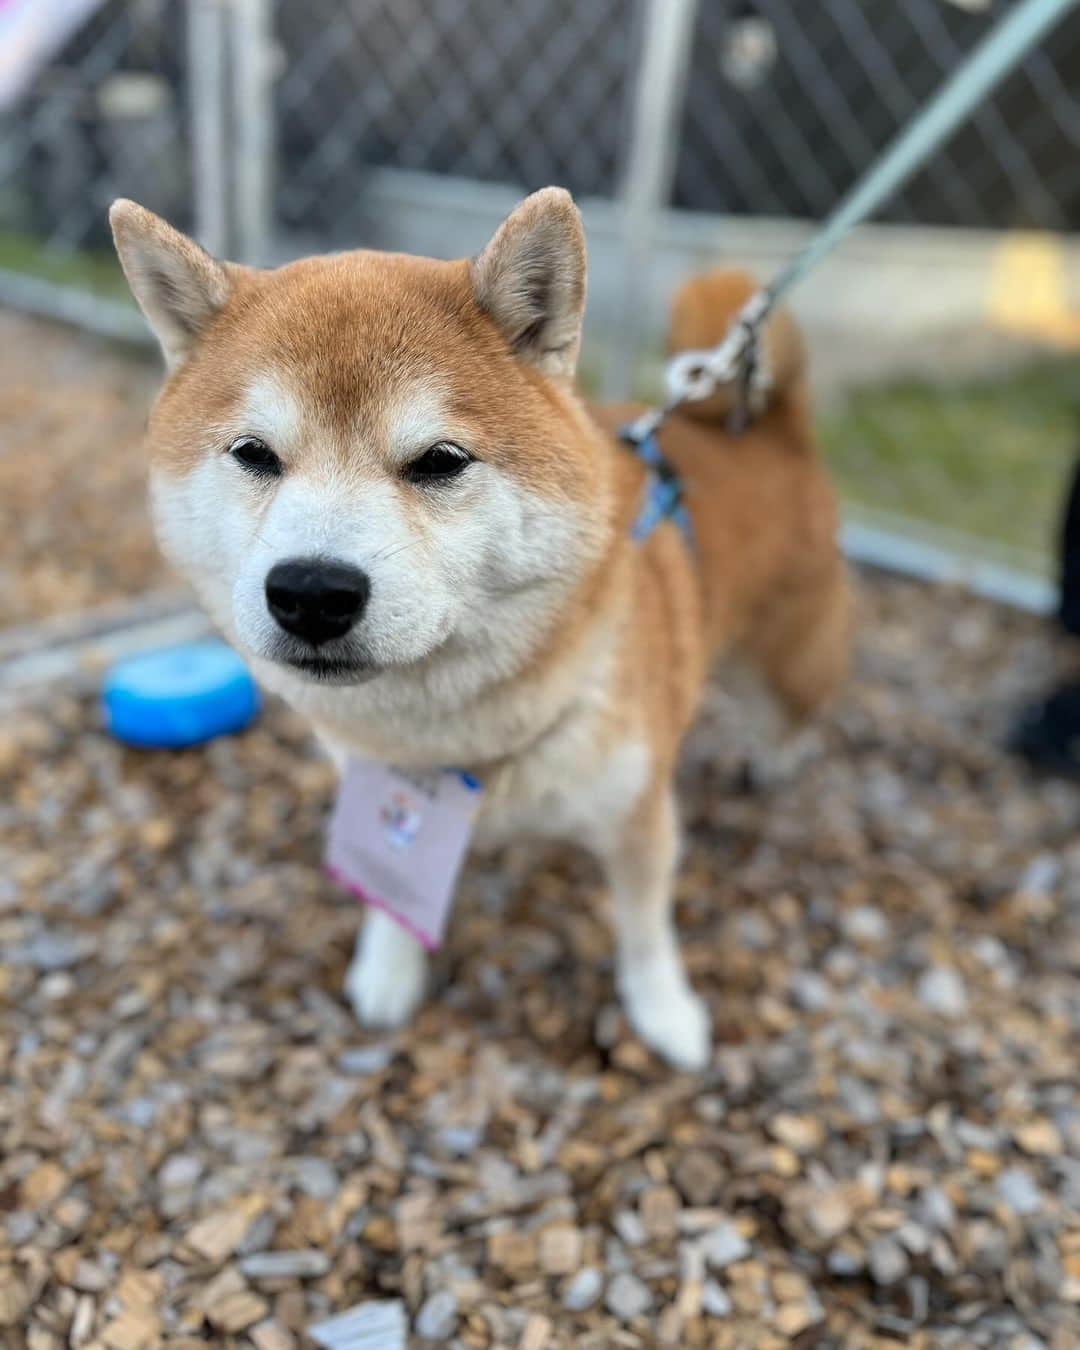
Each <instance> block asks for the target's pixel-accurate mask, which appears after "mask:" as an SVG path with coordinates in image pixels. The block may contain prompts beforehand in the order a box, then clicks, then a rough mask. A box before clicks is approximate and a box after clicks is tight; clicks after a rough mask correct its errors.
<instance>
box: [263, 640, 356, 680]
mask: <svg viewBox="0 0 1080 1350" xmlns="http://www.w3.org/2000/svg"><path fill="white" fill-rule="evenodd" d="M270 660H271V661H273V662H274V664H275V665H279V666H284V667H285V668H286V669H288V670H293V671H296V672H297V673H298V674H300V675H302V676H303V677H304V678H305V679H307V680H310V681H311V682H312V683H313V684H363V683H364V682H365V681H367V680H371V679H373V678H374V677H375V676H376V675H377V674H378V673H379V670H378V667H377V666H376V665H375V664H374V663H373V662H372V661H370V660H369V659H367V658H366V657H365V656H364V655H363V653H361V652H358V651H356V650H355V649H351V648H349V647H348V646H345V649H344V650H342V649H341V647H339V648H338V649H337V650H336V651H335V650H330V651H319V650H317V649H316V648H313V647H307V646H301V645H300V644H298V643H294V642H291V641H290V642H284V643H280V644H279V645H278V646H277V648H276V650H274V651H273V652H271V653H270Z"/></svg>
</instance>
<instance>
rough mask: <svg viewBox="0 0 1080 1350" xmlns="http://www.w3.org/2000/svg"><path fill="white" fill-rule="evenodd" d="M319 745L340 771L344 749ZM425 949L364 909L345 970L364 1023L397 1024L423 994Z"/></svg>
mask: <svg viewBox="0 0 1080 1350" xmlns="http://www.w3.org/2000/svg"><path fill="white" fill-rule="evenodd" d="M320 740H321V742H322V745H323V748H324V749H325V750H326V752H327V754H328V755H329V756H330V758H331V759H332V760H333V761H334V767H335V768H336V769H337V771H338V774H339V775H340V774H342V773H344V772H345V766H346V764H347V763H348V759H349V755H348V751H347V750H346V749H344V747H342V746H340V745H338V744H337V742H336V741H334V740H332V739H331V738H330V737H328V736H320ZM426 985H427V953H426V952H425V951H424V948H423V947H422V946H421V944H420V943H419V942H418V941H417V940H416V938H414V937H413V936H412V935H411V934H410V933H407V932H406V931H405V929H404V928H402V926H401V925H400V924H399V923H395V922H394V920H393V919H391V918H390V916H389V915H388V914H383V913H382V911H381V910H377V909H371V910H368V912H367V915H366V917H365V919H364V923H363V926H362V927H361V929H360V932H359V933H358V934H357V938H356V950H355V951H354V952H353V959H352V960H351V961H350V962H349V968H348V970H347V971H346V972H345V997H346V998H347V999H348V1000H349V1002H350V1003H351V1004H352V1006H353V1011H354V1012H355V1013H356V1016H357V1017H358V1018H359V1020H360V1021H361V1022H362V1023H363V1025H364V1026H368V1027H399V1026H401V1025H402V1024H403V1023H404V1022H407V1021H408V1020H409V1018H410V1017H411V1016H412V1014H413V1013H414V1012H415V1011H416V1008H417V1006H418V1004H419V1003H420V1000H421V999H422V998H423V997H424V989H425V987H426Z"/></svg>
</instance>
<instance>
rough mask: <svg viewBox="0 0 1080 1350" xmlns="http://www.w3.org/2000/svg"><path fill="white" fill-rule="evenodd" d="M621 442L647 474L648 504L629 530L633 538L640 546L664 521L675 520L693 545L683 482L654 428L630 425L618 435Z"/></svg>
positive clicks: (646, 498)
mask: <svg viewBox="0 0 1080 1350" xmlns="http://www.w3.org/2000/svg"><path fill="white" fill-rule="evenodd" d="M619 439H620V440H621V441H622V442H623V443H624V444H625V445H627V446H629V447H630V449H631V450H632V451H633V452H634V454H635V455H637V457H638V459H640V460H641V461H642V462H643V463H644V464H645V467H646V469H647V470H648V472H647V473H646V475H645V500H644V501H643V502H642V503H641V509H640V510H639V511H638V513H637V517H636V518H635V520H634V523H633V525H632V526H631V527H630V538H631V539H633V540H634V541H635V542H637V543H640V542H641V541H642V540H643V539H647V538H648V537H649V535H650V534H652V532H653V530H655V529H656V527H657V525H659V524H660V523H661V522H662V521H664V520H673V521H674V522H675V524H676V525H678V527H679V529H680V530H682V532H683V536H684V537H685V539H686V542H687V543H688V544H693V542H694V531H693V527H692V526H691V524H690V515H689V513H688V512H687V509H686V506H685V505H684V504H683V488H682V480H681V479H680V477H679V475H678V473H677V472H676V471H675V469H674V467H673V466H672V464H671V462H670V461H669V460H668V459H666V458H665V456H664V453H663V451H662V450H661V449H660V442H659V441H658V440H657V438H656V428H655V427H642V426H641V425H640V424H639V423H637V422H630V423H628V424H627V425H626V426H625V427H622V428H621V429H620V431H619Z"/></svg>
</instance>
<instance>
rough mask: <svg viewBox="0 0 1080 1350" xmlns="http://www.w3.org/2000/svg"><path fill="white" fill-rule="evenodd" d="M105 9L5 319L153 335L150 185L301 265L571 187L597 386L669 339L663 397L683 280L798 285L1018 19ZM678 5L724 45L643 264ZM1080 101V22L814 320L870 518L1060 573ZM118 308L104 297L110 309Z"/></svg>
mask: <svg viewBox="0 0 1080 1350" xmlns="http://www.w3.org/2000/svg"><path fill="white" fill-rule="evenodd" d="M59 2H60V3H65V2H70V3H79V2H80V0H59ZM81 3H82V6H83V8H84V9H85V10H86V16H85V18H84V20H83V21H82V22H81V23H78V24H75V25H74V26H73V27H72V29H71V31H70V33H68V34H67V35H66V36H65V37H64V39H63V40H62V41H60V42H58V43H56V44H54V47H53V49H52V50H50V51H49V52H48V55H47V59H42V60H40V61H39V62H38V63H37V66H36V67H35V69H34V71H33V74H32V78H29V79H28V80H27V81H25V85H24V87H23V88H22V89H21V90H20V92H19V93H18V96H17V97H15V98H9V99H8V101H7V102H6V103H0V301H3V300H6V301H7V302H9V303H20V304H26V305H29V306H30V307H34V308H39V309H46V310H50V311H51V312H54V313H59V314H62V315H64V316H66V317H69V318H70V317H73V318H76V319H79V320H82V321H84V322H87V323H90V324H91V325H92V326H95V327H98V328H104V329H105V330H106V331H115V332H119V331H120V330H121V329H125V328H126V330H127V331H128V332H132V331H136V330H137V328H138V323H137V320H135V319H134V317H133V316H132V314H131V311H130V310H129V309H122V308H121V300H120V297H121V296H122V288H121V287H120V286H119V285H118V279H117V274H116V271H115V268H114V267H113V265H112V263H111V261H110V260H109V256H108V241H107V236H106V233H105V228H104V217H105V208H106V206H107V204H108V202H109V200H110V199H111V198H112V197H113V196H116V195H119V194H126V195H131V196H134V197H136V198H138V199H139V200H141V201H143V202H144V203H145V204H146V205H148V206H150V207H152V208H153V209H155V210H157V211H159V212H161V213H162V214H164V215H166V216H167V217H168V218H169V219H171V220H173V221H175V222H176V223H177V224H179V225H180V226H181V227H183V228H187V229H192V230H194V231H195V232H196V233H197V234H198V235H199V236H200V237H201V238H202V239H203V241H204V242H205V243H207V245H208V246H209V247H211V248H213V249H214V250H215V251H225V252H230V253H232V254H233V255H234V256H240V257H242V258H244V259H246V260H248V261H260V262H262V261H266V262H270V261H277V260H281V259H283V258H285V257H288V256H291V255H295V254H297V253H300V252H304V251H309V250H312V249H325V248H339V247H348V246H355V245H358V244H370V245H374V246H380V247H393V248H401V249H406V250H418V251H428V252H436V253H443V254H454V253H463V252H468V251H471V250H472V249H474V248H475V247H477V246H478V245H479V244H480V243H481V242H482V241H483V239H484V238H485V237H486V234H487V233H488V232H489V231H490V229H491V228H492V227H493V226H494V224H495V222H496V221H497V219H498V217H499V215H500V214H501V212H502V211H503V210H505V209H506V208H507V207H508V206H509V205H510V204H512V202H513V201H514V200H515V199H516V197H517V196H518V195H520V194H521V193H522V192H524V191H526V190H529V189H532V188H535V187H538V186H541V185H543V184H545V183H549V182H558V183H563V184H565V185H566V186H567V187H569V188H571V189H572V190H573V191H574V192H575V194H576V195H577V196H578V197H579V199H580V200H581V201H582V202H583V204H584V208H585V215H586V222H587V226H588V231H589V238H590V250H591V263H592V272H591V290H590V314H591V320H590V322H591V327H590V331H589V341H588V345H587V349H586V354H585V362H584V367H583V374H584V377H585V380H586V383H587V384H588V385H589V386H590V387H591V388H593V389H595V388H598V387H599V386H600V385H601V384H602V382H603V381H602V373H603V371H604V370H605V368H609V367H610V366H611V361H612V353H613V349H615V350H617V349H618V348H620V346H621V347H622V348H623V349H624V355H625V349H626V348H627V347H628V346H629V345H630V344H631V343H635V342H637V343H638V344H639V347H640V350H639V352H638V357H639V360H638V361H637V363H636V364H634V365H632V366H626V367H625V368H626V369H631V370H633V372H634V374H633V381H634V385H635V388H636V389H637V391H638V392H640V393H643V394H646V395H648V394H649V393H650V392H652V391H653V390H654V389H655V383H656V376H657V372H658V369H659V364H660V357H661V330H662V322H663V319H662V313H663V304H664V298H665V296H666V295H667V294H668V293H669V292H670V289H671V286H672V285H673V284H674V283H675V281H676V280H677V279H678V278H679V277H680V276H682V275H685V274H686V273H687V272H688V271H689V270H691V269H692V268H693V267H696V266H701V265H705V264H708V263H711V262H718V261H723V262H728V263H734V262H741V263H744V264H746V265H748V266H750V267H751V268H752V269H753V270H755V271H756V272H757V273H758V274H759V275H760V276H761V277H762V278H764V277H766V276H768V275H769V274H770V273H771V271H772V270H774V268H775V267H777V266H778V265H779V264H780V262H782V261H783V259H784V258H785V257H787V256H789V255H790V253H791V251H792V250H793V249H795V248H796V247H798V246H799V244H800V243H801V242H802V241H803V240H804V239H805V238H806V236H807V233H808V231H809V230H810V228H811V227H812V222H814V221H817V220H820V219H821V218H823V217H824V216H825V215H826V214H827V213H828V211H829V210H830V209H831V208H832V207H833V206H834V205H835V203H836V202H837V200H838V199H839V198H840V196H842V194H843V193H844V192H845V191H846V190H847V188H848V187H849V186H850V185H851V183H852V182H853V181H854V180H855V179H856V178H857V177H858V175H859V174H860V173H861V172H862V171H863V170H864V169H865V168H866V167H867V166H868V165H869V164H870V163H871V162H872V161H873V159H874V158H875V156H876V155H878V154H879V153H880V151H881V150H882V148H883V146H884V145H886V144H887V143H888V141H889V140H890V139H891V138H892V136H893V135H894V134H895V133H896V131H897V130H898V129H899V128H900V127H901V126H903V125H904V124H905V123H906V122H907V121H908V119H909V118H910V117H911V115H912V114H913V113H914V112H915V111H916V110H917V109H918V108H919V107H920V106H921V105H922V104H923V103H925V101H926V99H927V97H928V96H929V95H930V94H931V93H932V92H933V91H934V90H935V89H936V88H937V87H938V85H939V84H940V83H941V81H942V79H943V78H944V77H945V75H946V74H947V73H948V72H950V71H951V70H952V69H954V68H955V66H956V64H957V63H958V61H959V60H960V59H961V58H962V56H963V55H964V54H965V53H966V52H968V51H970V50H971V48H972V47H973V46H974V45H975V44H976V43H977V42H978V41H979V39H980V38H981V37H982V36H983V35H984V34H985V33H986V31H987V30H988V28H989V26H990V25H991V24H992V23H993V22H994V21H995V20H996V19H997V18H998V17H1000V14H1001V13H1002V12H1003V10H1004V8H1005V7H1006V6H1005V5H1004V4H1003V3H995V2H988V3H980V0H964V3H963V4H960V3H956V2H951V0H907V3H905V4H903V5H897V4H895V3H892V0H821V2H820V3H818V4H814V5H808V4H805V3H803V2H802V0H698V3H696V4H694V3H692V0H667V3H666V4H660V3H659V2H658V0H354V2H352V3H350V2H349V0H304V2H303V3H301V2H300V0H186V2H185V3H170V2H169V0H133V2H131V3H122V0H104V3H99V4H95V3H93V0H81ZM676 11H680V12H681V13H682V14H683V17H684V19H687V16H689V18H688V21H689V22H692V25H693V27H692V30H691V39H690V41H689V42H688V43H687V44H686V53H685V60H683V61H682V64H681V68H679V69H678V70H677V72H676V74H675V75H673V76H671V77H670V81H669V82H670V88H667V89H665V90H661V91H660V93H661V95H663V97H664V98H666V99H667V106H668V108H669V109H670V110H671V112H672V118H673V125H674V126H675V128H676V134H675V136H674V138H673V141H672V142H671V143H670V144H668V145H666V146H659V147H654V148H656V149H658V151H662V152H663V171H662V172H659V173H658V174H657V175H656V185H657V186H656V190H655V193H654V200H652V202H651V205H650V207H649V210H648V211H647V213H646V215H645V216H644V217H642V216H640V214H639V216H638V218H637V228H638V231H639V241H638V242H639V251H638V252H637V253H633V252H628V244H627V222H628V221H631V216H630V213H628V212H627V211H626V210H624V209H623V208H624V204H625V203H626V202H628V201H632V200H633V189H634V184H635V175H640V173H641V171H642V162H643V161H642V159H641V156H640V154H639V153H638V152H639V151H640V149H641V145H640V142H641V140H642V137H648V136H649V135H650V134H651V133H650V131H649V128H648V127H647V126H644V127H643V125H642V119H641V117H640V116H638V117H637V119H636V120H635V115H634V110H635V107H639V106H640V104H639V103H637V102H636V99H637V98H638V96H639V95H640V94H641V93H642V89H641V81H642V79H643V71H644V70H647V65H646V63H645V62H644V57H645V56H646V55H647V48H648V46H649V43H650V42H651V41H653V40H654V38H655V29H654V28H653V27H650V24H655V23H656V22H666V21H667V20H666V19H665V17H664V16H665V15H668V14H674V13H675V12H676ZM658 16H659V17H658ZM0 76H2V64H0ZM665 78H668V77H665ZM1078 88H1080V13H1077V12H1074V13H1073V14H1072V15H1071V16H1070V17H1069V18H1068V19H1067V20H1066V21H1065V22H1064V23H1062V24H1061V25H1060V26H1059V28H1058V29H1057V30H1056V31H1055V32H1054V33H1053V34H1052V35H1051V37H1050V38H1049V40H1048V41H1047V42H1046V43H1045V44H1044V45H1043V46H1042V47H1041V48H1040V50H1038V51H1037V52H1035V53H1034V54H1032V55H1031V56H1030V57H1028V58H1027V59H1026V60H1025V61H1024V62H1023V63H1021V64H1020V65H1019V66H1018V68H1017V69H1016V71H1015V72H1014V73H1013V74H1012V76H1011V77H1010V78H1009V79H1008V80H1007V81H1006V82H1005V83H1004V84H1003V85H1002V86H1001V88H1000V89H999V90H998V91H997V92H996V93H995V94H994V96H993V97H992V98H991V99H989V100H987V102H986V103H985V104H984V105H983V106H982V107H981V108H980V109H979V111H978V113H977V114H976V115H975V117H974V118H973V119H972V121H971V122H970V124H969V125H968V126H966V127H965V128H964V129H963V131H961V132H960V133H959V134H958V135H957V136H955V137H954V138H953V139H952V141H951V142H950V143H949V144H948V145H947V146H945V147H943V149H942V150H941V151H940V152H939V153H938V154H937V155H936V156H935V157H934V159H933V161H932V162H931V163H930V164H929V165H928V166H927V167H926V168H925V169H924V170H923V171H922V172H921V173H920V174H919V175H917V176H916V177H915V178H914V179H913V180H912V181H911V183H910V184H909V185H908V186H907V187H906V188H905V190H904V191H903V193H901V194H900V195H899V196H898V197H897V198H896V199H895V200H894V201H893V202H891V203H890V204H889V206H888V207H887V208H886V209H885V210H884V211H883V212H882V213H881V215H880V217H879V221H878V223H876V224H875V225H872V226H869V227H866V228H864V229H863V230H861V231H860V232H859V233H858V234H857V235H856V236H854V237H853V238H852V239H851V240H850V241H849V242H848V243H847V244H846V245H845V246H844V247H843V248H842V249H841V250H840V252H839V253H838V254H836V255H834V257H833V258H832V259H831V260H830V261H829V262H827V263H826V264H825V267H824V269H823V270H822V271H821V272H819V273H818V274H817V276H815V277H814V278H813V279H812V280H811V281H810V282H809V283H808V284H807V285H806V287H805V288H804V289H803V290H802V291H800V293H799V294H798V295H797V297H796V299H795V306H796V309H797V310H798V311H799V312H800V315H801V317H802V318H803V321H804V323H805V325H806V327H807V329H808V331H809V334H810V339H811V347H812V351H813V354H814V361H815V367H816V371H817V379H818V386H819V402H820V427H821V433H822V437H823V440H824V442H825V445H826V448H827V451H828V453H829V455H830V458H831V459H832V462H833V464H834V468H835V470H836V472H837V474H838V477H839V479H840V481H841V484H842V487H843V489H844V491H845V493H846V495H847V496H848V498H849V499H850V500H851V501H852V502H854V503H855V504H857V505H859V506H861V507H862V508H863V512H864V518H866V519H871V516H870V515H866V513H867V512H870V513H886V515H887V518H888V522H889V523H890V525H896V523H897V519H898V518H900V517H903V518H905V520H904V524H903V528H904V529H905V530H909V531H910V528H911V526H910V522H911V521H912V520H915V521H917V522H919V523H920V528H921V531H922V534H923V535H924V537H930V534H932V532H933V530H937V531H939V532H940V531H948V532H950V533H951V532H955V531H961V532H963V533H965V534H966V535H967V536H969V537H968V538H967V539H966V540H965V541H964V542H963V544H962V545H961V547H962V550H963V551H964V552H966V554H968V555H969V556H972V557H974V556H979V557H986V556H990V555H999V554H1000V556H1001V557H1003V558H1008V559H1009V560H1011V561H1017V560H1019V561H1020V563H1021V564H1022V565H1023V566H1025V567H1031V566H1039V565H1040V556H1041V557H1042V559H1045V556H1046V553H1047V547H1046V546H1047V542H1048V540H1049V538H1050V534H1051V531H1052V528H1053V520H1054V515H1055V511H1056V509H1057V503H1058V501H1059V500H1060V494H1061V484H1062V477H1063V475H1064V474H1065V472H1066V471H1067V469H1068V466H1069V464H1070V462H1071V456H1072V452H1073V450H1074V448H1075V447H1074V438H1075V437H1076V430H1077V425H1078V424H1080V418H1077V416H1076V414H1077V411H1078V410H1077V407H1076V398H1075V395H1074V394H1073V388H1074V386H1075V385H1076V381H1075V379H1074V378H1073V371H1074V369H1075V357H1074V356H1073V355H1072V354H1071V353H1072V349H1073V347H1074V345H1075V344H1076V343H1077V342H1080V305H1078V301H1080V258H1078V255H1077V250H1076V245H1075V243H1074V242H1073V239H1072V237H1071V235H1072V232H1073V231H1075V230H1076V229H1077V226H1078V216H1080V154H1078V153H1077V151H1078V149H1080V146H1078V142H1080V104H1078V101H1077V96H1076V92H1075V91H1076V90H1077V89H1078ZM2 89H3V84H2V82H0V91H2ZM652 92H653V93H655V92H656V91H652ZM654 131H655V129H654ZM639 186H640V184H639ZM631 224H633V221H631ZM642 231H644V234H642ZM641 238H646V239H647V249H646V250H645V252H644V253H642V252H641V251H640V244H641ZM631 258H632V259H633V260H634V265H633V266H632V267H628V265H627V264H628V259H631ZM42 288H44V289H42ZM87 288H91V289H92V290H94V291H95V292H96V293H97V294H98V295H99V296H103V297H104V299H103V300H101V299H98V300H95V301H94V303H93V304H92V305H90V306H85V305H82V304H81V303H80V298H81V297H83V296H84V295H85V293H86V290H87ZM114 298H115V304H116V308H115V309H114V308H111V307H110V302H112V301H113V300H114ZM628 306H629V310H630V312H631V313H632V314H633V315H634V316H635V322H634V323H633V324H628V323H626V322H625V316H626V313H627V309H628ZM121 314H122V315H123V316H124V317H123V318H122V319H121V317H119V316H120V315H121ZM103 316H105V318H104V319H103ZM872 518H873V520H874V521H875V522H876V521H878V520H879V514H873V516H872ZM927 527H932V529H931V530H930V532H929V533H928V529H927Z"/></svg>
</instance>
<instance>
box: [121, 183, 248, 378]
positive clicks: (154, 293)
mask: <svg viewBox="0 0 1080 1350" xmlns="http://www.w3.org/2000/svg"><path fill="white" fill-rule="evenodd" d="M109 223H110V224H111V225H112V232H113V239H114V241H115V243H116V251H117V253H118V254H119V255H120V265H121V267H123V269H124V275H125V276H126V277H127V280H128V285H129V286H130V287H131V293H132V295H134V297H135V299H136V300H137V301H138V304H139V308H140V309H141V310H142V312H143V313H144V314H145V315H146V319H147V322H148V323H149V324H150V327H151V328H152V329H153V330H154V335H155V336H156V337H157V340H158V341H159V342H160V343H161V349H162V351H163V352H164V353H165V362H166V365H167V366H168V367H169V369H170V370H175V369H176V367H177V366H179V365H181V364H182V363H183V361H184V360H185V358H186V357H187V355H188V353H189V352H190V351H191V348H192V346H193V345H194V343H195V341H196V340H197V339H198V337H199V336H200V334H201V333H202V332H203V331H204V330H205V329H206V327H207V325H208V324H209V323H210V321H211V320H212V319H213V318H214V316H215V315H216V314H217V312H218V310H219V309H220V308H221V307H222V305H223V304H224V303H225V301H226V299H227V298H228V295H229V284H230V283H229V276H228V273H227V272H226V270H225V268H224V266H223V265H222V264H221V263H219V262H218V261H217V260H216V259H214V258H212V257H211V256H210V254H209V253H207V252H205V251H204V250H203V249H201V248H200V247H199V245H198V244H196V243H195V241H194V240H192V239H189V238H188V237H187V235H186V234H181V233H180V231H179V230H174V229H173V227H172V226H171V225H168V224H166V222H165V221H164V220H162V219H161V217H160V216H155V215H154V213H153V212H152V211H147V210H146V208H145V207H143V206H139V205H138V204H137V203H136V202H129V201H126V200H125V199H124V198H122V197H121V198H120V199H119V200H118V201H115V202H113V204H112V207H111V209H110V211H109Z"/></svg>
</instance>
